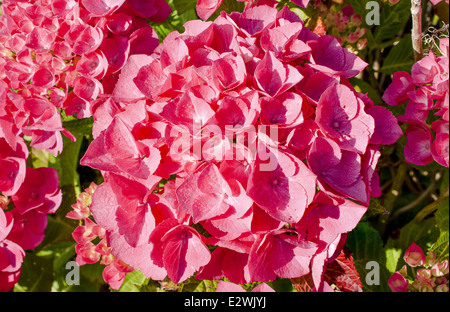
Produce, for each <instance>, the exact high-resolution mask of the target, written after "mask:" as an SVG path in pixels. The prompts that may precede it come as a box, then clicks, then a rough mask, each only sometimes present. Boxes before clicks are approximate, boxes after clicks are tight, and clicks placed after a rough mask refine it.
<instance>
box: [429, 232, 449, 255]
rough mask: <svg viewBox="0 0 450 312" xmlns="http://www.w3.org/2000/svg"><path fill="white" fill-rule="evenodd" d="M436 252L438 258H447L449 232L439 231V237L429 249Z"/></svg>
mask: <svg viewBox="0 0 450 312" xmlns="http://www.w3.org/2000/svg"><path fill="white" fill-rule="evenodd" d="M430 250H431V251H433V252H434V253H435V254H436V258H437V259H438V260H444V259H448V258H449V252H448V250H449V232H448V231H441V233H440V235H439V238H438V239H437V241H436V242H435V243H434V244H433V246H432V247H431V249H430Z"/></svg>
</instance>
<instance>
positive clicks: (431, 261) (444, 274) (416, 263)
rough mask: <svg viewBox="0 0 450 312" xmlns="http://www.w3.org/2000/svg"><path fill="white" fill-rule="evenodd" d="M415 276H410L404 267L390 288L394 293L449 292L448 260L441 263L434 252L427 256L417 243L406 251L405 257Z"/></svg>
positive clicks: (390, 284)
mask: <svg viewBox="0 0 450 312" xmlns="http://www.w3.org/2000/svg"><path fill="white" fill-rule="evenodd" d="M403 259H404V260H405V262H406V264H407V265H408V266H409V267H410V270H411V271H412V273H413V275H412V277H410V276H409V275H408V269H407V266H406V265H404V266H403V267H402V268H401V269H400V270H399V271H397V272H395V273H394V274H393V275H392V276H391V278H390V279H389V287H390V288H391V290H392V291H393V292H408V291H409V292H417V291H418V292H448V291H449V287H448V278H449V263H448V259H445V260H443V261H439V260H438V259H436V255H435V253H434V252H433V251H430V252H429V253H428V255H427V256H425V254H424V253H423V251H422V249H421V248H420V247H419V246H417V245H416V244H415V243H412V244H411V246H410V247H409V248H408V249H407V250H406V252H405V255H404V256H403Z"/></svg>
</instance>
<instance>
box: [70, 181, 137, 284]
mask: <svg viewBox="0 0 450 312" xmlns="http://www.w3.org/2000/svg"><path fill="white" fill-rule="evenodd" d="M96 189H97V185H96V184H95V183H91V185H90V186H89V187H88V188H86V189H85V190H84V192H82V193H80V195H79V196H78V199H77V202H76V203H75V204H73V205H72V208H73V210H71V211H70V212H69V213H67V215H66V217H67V218H69V219H74V220H80V222H81V223H82V224H81V225H79V226H77V227H76V228H75V230H74V232H73V233H72V236H73V238H74V240H75V241H76V242H77V244H76V246H75V252H76V253H77V257H76V262H77V265H79V266H82V265H85V264H88V263H96V262H100V264H102V265H105V268H104V269H103V274H102V276H103V279H104V280H105V282H107V283H108V284H109V286H110V287H111V288H112V289H116V290H117V289H119V288H120V286H122V284H123V281H124V280H125V276H126V273H128V272H132V271H134V269H132V268H131V267H130V266H129V265H127V264H126V263H124V262H122V261H120V260H119V259H118V258H116V257H114V256H113V255H112V254H111V247H109V246H108V243H107V241H106V237H105V229H103V228H102V227H101V226H99V225H98V224H96V223H95V222H94V221H93V220H91V213H90V210H89V207H90V205H91V203H92V195H93V194H94V192H95V190H96ZM96 239H97V240H98V239H99V240H100V241H99V242H97V243H94V242H93V241H94V240H96Z"/></svg>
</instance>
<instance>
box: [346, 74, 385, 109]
mask: <svg viewBox="0 0 450 312" xmlns="http://www.w3.org/2000/svg"><path fill="white" fill-rule="evenodd" d="M349 81H350V83H351V84H352V86H354V87H355V89H356V91H358V92H361V93H364V94H366V93H367V94H368V95H369V98H370V99H371V100H372V101H373V102H374V104H376V105H381V104H382V103H383V101H382V100H381V96H380V92H378V91H377V90H376V89H375V88H374V87H372V86H371V85H370V84H369V83H367V82H366V81H364V80H362V79H359V78H355V77H354V78H350V79H349Z"/></svg>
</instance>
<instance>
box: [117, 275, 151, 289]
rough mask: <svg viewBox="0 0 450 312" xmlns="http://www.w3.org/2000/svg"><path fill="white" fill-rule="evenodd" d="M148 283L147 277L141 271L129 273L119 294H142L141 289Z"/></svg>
mask: <svg viewBox="0 0 450 312" xmlns="http://www.w3.org/2000/svg"><path fill="white" fill-rule="evenodd" d="M146 281H147V278H146V277H145V275H144V274H143V273H142V272H141V271H139V270H136V271H133V272H130V273H127V275H126V277H125V280H124V281H123V284H122V286H120V288H119V289H118V290H117V291H119V292H140V287H141V286H143V285H144V283H145V282H146Z"/></svg>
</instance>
